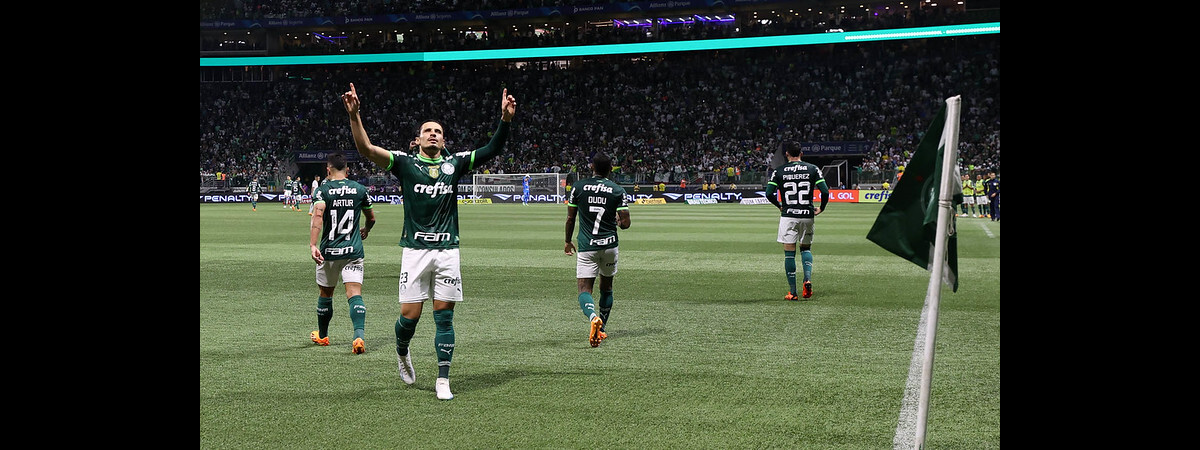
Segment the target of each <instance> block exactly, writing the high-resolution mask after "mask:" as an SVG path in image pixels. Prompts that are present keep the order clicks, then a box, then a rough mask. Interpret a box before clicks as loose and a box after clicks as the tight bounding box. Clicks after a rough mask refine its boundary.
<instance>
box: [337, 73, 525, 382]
mask: <svg viewBox="0 0 1200 450" xmlns="http://www.w3.org/2000/svg"><path fill="white" fill-rule="evenodd" d="M342 102H343V104H344V105H345V107H346V112H347V113H348V114H349V115H350V131H351V133H352V134H353V136H354V144H355V146H356V147H357V148H358V153H359V154H360V155H362V156H363V157H365V158H366V159H369V160H370V161H371V162H374V163H375V164H376V165H378V166H379V167H383V168H385V169H387V171H389V172H391V174H392V175H393V176H395V177H396V179H397V180H398V181H399V182H400V186H401V189H402V190H403V192H404V194H405V198H404V233H403V235H402V236H401V238H400V246H402V247H404V253H403V255H402V257H401V262H400V266H401V267H400V293H399V300H400V317H399V318H398V319H396V327H395V328H396V357H397V359H398V361H399V362H398V367H399V370H400V379H401V380H402V381H404V382H405V383H407V384H413V383H414V382H415V381H416V375H415V373H414V371H413V365H412V352H411V351H410V350H409V342H410V341H411V340H412V337H413V333H414V331H416V326H417V321H418V320H419V319H420V318H421V309H422V307H423V305H424V302H425V300H432V303H433V321H434V325H435V326H436V327H435V328H436V333H435V335H434V341H433V342H434V349H435V350H436V354H437V361H438V376H437V380H436V382H435V384H434V388H435V390H436V391H437V398H439V399H442V400H450V399H452V398H454V394H453V393H451V391H450V378H449V376H450V361H451V357H452V356H453V355H454V305H455V304H456V303H458V302H460V301H462V299H463V295H462V276H461V273H460V268H459V251H458V247H459V242H458V199H457V196H456V195H455V190H456V188H457V185H458V182H459V179H460V178H462V177H463V176H465V175H466V174H467V173H468V172H470V171H472V170H474V169H475V168H476V167H479V166H481V165H483V164H486V163H487V162H488V161H490V160H491V159H492V158H494V157H496V156H497V155H499V154H500V151H501V149H503V148H504V144H505V142H507V141H508V135H509V131H510V128H511V126H512V118H513V115H514V114H516V111H517V100H516V99H515V98H513V96H511V95H508V89H504V92H503V93H502V95H501V98H500V123H499V124H498V125H497V127H496V132H495V133H493V134H492V138H491V140H490V141H489V142H488V143H487V145H484V146H483V147H481V148H478V149H475V150H473V151H465V152H459V153H454V154H443V153H442V151H443V150H445V148H446V140H445V134H444V131H445V130H444V129H443V128H442V124H441V123H439V122H436V121H428V122H424V123H421V124H420V128H419V129H418V130H417V132H418V134H419V138H418V143H419V147H420V152H419V153H417V154H415V155H413V154H408V153H405V152H400V151H389V150H387V149H384V148H383V147H379V146H377V145H374V144H371V140H370V139H368V138H367V131H366V129H364V128H363V124H362V118H361V117H360V115H359V109H360V107H361V103H360V101H359V97H358V91H357V90H355V88H354V84H353V83H351V84H350V90H349V91H348V92H346V93H345V94H342Z"/></svg>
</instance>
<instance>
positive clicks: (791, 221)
mask: <svg viewBox="0 0 1200 450" xmlns="http://www.w3.org/2000/svg"><path fill="white" fill-rule="evenodd" d="M802 154H803V153H801V152H800V147H799V146H798V145H794V146H791V147H789V148H788V150H787V163H784V164H783V165H782V166H779V167H776V168H775V170H773V171H771V177H770V181H768V182H767V200H768V201H770V202H771V204H772V205H775V207H776V208H779V213H780V217H779V233H778V235H777V237H776V241H777V242H780V243H782V244H783V269H784V273H785V274H786V275H787V280H788V285H789V286H790V288H791V290H790V291H788V293H787V295H785V296H784V297H783V298H784V300H799V299H800V298H799V297H797V296H796V245H797V244H799V245H800V259H801V261H802V262H803V264H804V298H811V297H812V294H813V287H812V280H811V278H812V261H813V259H812V250H811V247H812V239H813V222H814V219H815V217H816V216H817V214H821V211H824V210H825V205H826V203H828V202H829V186H827V185H826V184H825V178H824V177H823V176H822V175H821V170H820V169H818V168H817V166H814V165H812V164H809V163H806V162H804V161H801V160H800V157H801V155H802ZM814 187H815V188H817V189H819V190H820V191H821V206H820V207H816V208H814V207H813V188H814Z"/></svg>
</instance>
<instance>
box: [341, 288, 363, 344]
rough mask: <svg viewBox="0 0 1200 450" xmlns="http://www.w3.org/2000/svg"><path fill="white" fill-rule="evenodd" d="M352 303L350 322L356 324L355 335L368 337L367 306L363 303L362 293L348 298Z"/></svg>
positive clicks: (356, 336)
mask: <svg viewBox="0 0 1200 450" xmlns="http://www.w3.org/2000/svg"><path fill="white" fill-rule="evenodd" d="M346 302H347V303H349V304H350V323H352V324H354V337H355V338H364V339H365V338H366V336H365V329H366V321H367V306H366V305H364V304H363V299H362V296H361V295H355V296H353V297H350V298H349V299H348V300H346Z"/></svg>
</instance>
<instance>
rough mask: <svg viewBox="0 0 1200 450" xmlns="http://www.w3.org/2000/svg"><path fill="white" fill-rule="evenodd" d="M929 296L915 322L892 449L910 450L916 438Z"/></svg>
mask: <svg viewBox="0 0 1200 450" xmlns="http://www.w3.org/2000/svg"><path fill="white" fill-rule="evenodd" d="M928 313H929V298H928V294H926V298H925V306H923V307H922V308H921V320H920V322H918V324H917V338H916V340H915V342H914V343H913V352H912V360H911V362H909V364H908V381H906V382H905V383H904V398H903V399H902V401H901V403H900V417H899V420H898V421H897V423H896V436H895V437H894V438H892V449H894V450H912V449H913V448H914V445H915V444H916V442H915V441H916V438H917V409H918V408H919V406H920V402H921V366H922V365H924V359H925V332H926V329H927V327H928V323H929V315H928Z"/></svg>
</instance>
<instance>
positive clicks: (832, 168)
mask: <svg viewBox="0 0 1200 450" xmlns="http://www.w3.org/2000/svg"><path fill="white" fill-rule="evenodd" d="M821 175H822V176H823V177H824V178H825V185H826V186H829V188H830V189H839V187H838V186H841V185H842V183H845V182H846V181H847V180H849V179H850V164H849V162H848V161H846V160H844V159H839V160H835V161H833V164H829V165H826V166H824V167H822V168H821Z"/></svg>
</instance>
